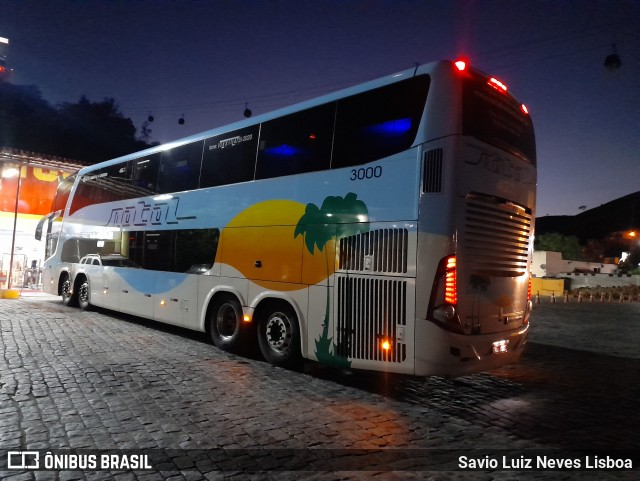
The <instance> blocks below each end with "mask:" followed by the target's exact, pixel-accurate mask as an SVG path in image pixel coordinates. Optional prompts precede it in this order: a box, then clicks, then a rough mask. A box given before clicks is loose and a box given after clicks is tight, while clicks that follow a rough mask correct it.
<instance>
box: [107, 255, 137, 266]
mask: <svg viewBox="0 0 640 481" xmlns="http://www.w3.org/2000/svg"><path fill="white" fill-rule="evenodd" d="M102 265H103V266H113V267H138V265H137V264H136V263H135V262H133V261H132V260H130V259H127V258H126V257H122V258H115V259H114V258H103V259H102Z"/></svg>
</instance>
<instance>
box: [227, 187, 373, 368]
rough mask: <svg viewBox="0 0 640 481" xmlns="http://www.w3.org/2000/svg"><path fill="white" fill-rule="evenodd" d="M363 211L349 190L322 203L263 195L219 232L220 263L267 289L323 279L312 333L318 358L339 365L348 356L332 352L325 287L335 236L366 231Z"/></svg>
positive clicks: (366, 216) (328, 295)
mask: <svg viewBox="0 0 640 481" xmlns="http://www.w3.org/2000/svg"><path fill="white" fill-rule="evenodd" d="M368 230H369V212H368V209H367V206H366V205H365V203H364V202H362V201H361V200H359V199H358V198H357V196H356V194H354V193H349V194H347V195H346V196H344V197H340V196H331V197H327V198H325V199H324V201H323V202H322V205H321V206H320V207H318V206H317V205H315V204H312V203H309V204H307V205H306V206H305V205H304V204H301V203H298V202H294V201H290V200H268V201H264V202H260V203H258V204H255V205H252V206H251V207H248V208H247V209H245V210H243V211H242V212H240V213H239V214H238V215H237V216H236V217H234V218H233V220H232V221H231V222H229V224H227V226H226V228H225V229H224V230H223V231H222V233H221V236H220V248H221V254H220V263H222V264H227V265H229V266H231V267H233V268H234V269H236V270H237V271H239V272H240V273H241V274H242V275H243V276H244V277H246V278H247V279H251V281H252V282H254V283H256V284H258V285H259V286H261V287H264V288H267V289H270V288H272V289H278V290H281V291H287V290H299V289H303V288H306V287H307V286H308V285H317V284H321V283H323V281H326V283H325V285H326V288H327V291H326V308H325V313H324V322H322V324H323V330H322V334H321V336H320V338H318V339H316V352H315V353H316V357H317V358H318V361H321V362H325V363H328V364H333V365H336V366H341V367H349V365H350V362H349V361H348V360H347V359H345V358H342V357H340V356H338V355H336V353H337V352H338V348H337V346H336V345H335V344H334V343H333V339H332V337H330V335H329V325H330V317H331V308H330V303H331V288H330V284H329V282H328V278H329V277H330V276H331V275H332V274H333V273H334V272H335V269H336V263H337V259H336V248H335V247H336V241H337V239H340V238H342V237H346V236H349V235H354V234H359V233H362V232H367V231H368Z"/></svg>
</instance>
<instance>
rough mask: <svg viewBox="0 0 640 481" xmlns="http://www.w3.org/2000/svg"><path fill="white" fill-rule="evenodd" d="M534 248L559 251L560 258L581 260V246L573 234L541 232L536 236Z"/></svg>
mask: <svg viewBox="0 0 640 481" xmlns="http://www.w3.org/2000/svg"><path fill="white" fill-rule="evenodd" d="M534 249H535V250H537V251H553V252H561V253H562V258H563V259H566V260H570V261H579V260H582V246H581V245H580V241H579V240H578V238H577V237H575V236H565V235H562V234H558V233H556V232H553V233H550V234H543V235H541V236H538V237H536V239H535V242H534Z"/></svg>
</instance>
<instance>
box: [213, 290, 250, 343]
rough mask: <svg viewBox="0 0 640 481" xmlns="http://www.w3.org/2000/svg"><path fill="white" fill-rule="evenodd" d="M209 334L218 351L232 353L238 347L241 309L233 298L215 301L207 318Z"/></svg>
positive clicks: (227, 297) (240, 331)
mask: <svg viewBox="0 0 640 481" xmlns="http://www.w3.org/2000/svg"><path fill="white" fill-rule="evenodd" d="M209 332H210V335H211V340H212V341H213V344H214V345H215V346H216V347H217V348H218V349H222V350H223V351H234V350H236V349H237V348H238V347H239V345H240V342H241V333H242V307H241V306H240V303H239V302H238V300H237V299H236V298H235V297H232V296H224V297H221V298H220V299H218V300H216V301H215V304H214V305H213V308H212V309H211V315H210V317H209Z"/></svg>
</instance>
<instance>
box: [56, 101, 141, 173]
mask: <svg viewBox="0 0 640 481" xmlns="http://www.w3.org/2000/svg"><path fill="white" fill-rule="evenodd" d="M58 113H59V115H60V116H61V120H62V122H63V125H64V129H63V134H62V139H63V144H62V146H63V149H64V151H65V152H66V153H67V154H66V155H65V157H69V158H73V159H83V160H85V161H88V162H90V163H95V162H100V161H103V160H108V159H112V158H115V157H120V156H121V155H126V154H129V153H131V152H135V151H138V150H142V149H144V148H146V147H148V144H146V143H145V142H144V141H142V140H138V139H136V127H135V126H134V125H133V122H132V121H131V119H129V118H126V117H124V116H123V115H122V113H121V112H120V110H119V109H118V106H117V104H116V101H115V100H114V99H112V98H106V99H104V100H103V101H102V102H90V101H89V100H87V98H86V97H84V96H82V97H81V98H80V101H79V102H78V103H75V104H71V103H64V104H62V105H61V106H60V107H59V108H58Z"/></svg>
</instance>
